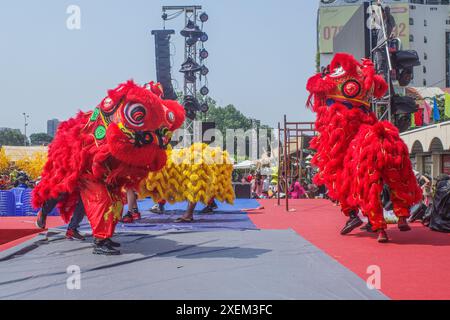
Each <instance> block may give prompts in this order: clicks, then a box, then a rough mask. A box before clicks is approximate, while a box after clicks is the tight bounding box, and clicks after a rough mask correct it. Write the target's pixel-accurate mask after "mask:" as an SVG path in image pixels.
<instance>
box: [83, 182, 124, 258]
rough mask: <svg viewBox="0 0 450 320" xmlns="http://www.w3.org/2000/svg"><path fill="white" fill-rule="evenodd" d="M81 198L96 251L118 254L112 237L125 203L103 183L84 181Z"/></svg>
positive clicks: (96, 252) (97, 252) (98, 252)
mask: <svg viewBox="0 0 450 320" xmlns="http://www.w3.org/2000/svg"><path fill="white" fill-rule="evenodd" d="M81 198H82V200H83V204H84V206H85V208H86V215H87V218H88V219H89V222H90V224H91V228H92V233H93V236H94V243H95V247H94V253H95V254H106V255H116V254H120V252H119V251H118V250H116V249H114V248H113V247H112V245H111V237H112V236H113V234H114V230H115V227H116V224H117V222H118V221H119V220H120V217H121V215H122V210H123V204H122V202H121V201H120V199H119V198H118V197H117V199H115V197H114V195H113V194H111V193H110V192H109V190H108V189H107V187H106V186H105V185H104V184H102V183H97V182H93V181H87V180H85V181H83V184H82V188H81Z"/></svg>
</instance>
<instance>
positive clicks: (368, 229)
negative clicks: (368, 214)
mask: <svg viewBox="0 0 450 320" xmlns="http://www.w3.org/2000/svg"><path fill="white" fill-rule="evenodd" d="M360 230H361V231H367V232H372V233H373V232H375V231H374V230H373V229H372V224H371V223H370V222H369V223H367V224H366V225H365V226H363V227H361V229H360Z"/></svg>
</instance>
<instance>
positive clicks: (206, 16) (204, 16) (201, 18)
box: [200, 12, 209, 23]
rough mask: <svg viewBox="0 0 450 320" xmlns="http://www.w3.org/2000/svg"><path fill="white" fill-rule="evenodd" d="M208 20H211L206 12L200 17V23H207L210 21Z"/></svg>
mask: <svg viewBox="0 0 450 320" xmlns="http://www.w3.org/2000/svg"><path fill="white" fill-rule="evenodd" d="M208 19H209V16H208V14H207V13H206V12H203V13H202V14H201V15H200V21H201V22H203V23H204V22H206V21H208Z"/></svg>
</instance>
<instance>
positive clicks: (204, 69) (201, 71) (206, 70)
mask: <svg viewBox="0 0 450 320" xmlns="http://www.w3.org/2000/svg"><path fill="white" fill-rule="evenodd" d="M200 73H201V75H202V76H206V75H207V74H208V73H209V69H208V68H207V67H206V66H202V69H201V70H200Z"/></svg>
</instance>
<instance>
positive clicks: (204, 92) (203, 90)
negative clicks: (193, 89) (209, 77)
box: [200, 86, 209, 96]
mask: <svg viewBox="0 0 450 320" xmlns="http://www.w3.org/2000/svg"><path fill="white" fill-rule="evenodd" d="M200 93H201V95H202V96H207V95H208V93H209V89H208V87H206V86H203V87H202V88H201V89H200Z"/></svg>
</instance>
